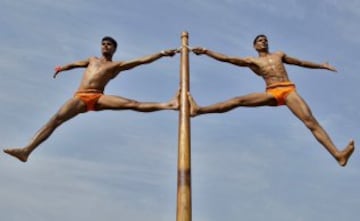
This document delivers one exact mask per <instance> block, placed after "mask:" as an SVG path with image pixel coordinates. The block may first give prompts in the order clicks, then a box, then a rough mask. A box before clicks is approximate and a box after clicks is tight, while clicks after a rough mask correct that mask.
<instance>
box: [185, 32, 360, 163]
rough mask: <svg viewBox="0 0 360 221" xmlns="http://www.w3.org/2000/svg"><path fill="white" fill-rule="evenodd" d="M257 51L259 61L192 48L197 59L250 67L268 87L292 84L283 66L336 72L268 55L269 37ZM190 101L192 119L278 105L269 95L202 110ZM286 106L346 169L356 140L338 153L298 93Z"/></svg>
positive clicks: (257, 44)
mask: <svg viewBox="0 0 360 221" xmlns="http://www.w3.org/2000/svg"><path fill="white" fill-rule="evenodd" d="M254 48H255V50H256V51H257V52H258V57H243V58H242V57H230V56H227V55H224V54H221V53H218V52H215V51H212V50H208V49H205V48H202V47H196V48H193V49H192V51H193V52H194V53H195V54H197V55H203V54H204V55H207V56H209V57H211V58H213V59H216V60H218V61H221V62H227V63H230V64H233V65H236V66H240V67H248V68H250V69H251V70H252V71H253V72H254V73H255V74H257V75H258V76H260V77H262V78H263V79H264V81H265V84H266V86H267V87H268V86H271V85H274V84H278V83H280V82H289V81H290V79H289V77H288V74H287V72H286V69H285V66H284V64H290V65H297V66H301V67H305V68H312V69H325V70H329V71H334V72H336V69H335V67H333V66H331V65H330V64H328V63H322V64H317V63H313V62H310V61H303V60H300V59H297V58H294V57H290V56H288V55H287V54H285V53H284V52H282V51H277V52H273V53H271V52H269V45H268V39H267V37H266V36H260V37H257V38H256V40H255V41H254ZM189 101H190V106H191V115H192V116H193V117H195V116H197V115H201V114H208V113H223V112H227V111H231V110H233V109H234V108H237V107H258V106H276V105H278V103H277V100H276V99H275V97H274V96H273V95H271V94H269V93H266V92H262V93H251V94H248V95H244V96H238V97H234V98H232V99H229V100H227V101H224V102H219V103H215V104H213V105H209V106H203V107H201V106H199V105H197V103H196V102H195V100H194V98H193V97H192V96H191V95H190V94H189ZM284 105H286V106H287V107H288V108H289V109H290V111H291V112H292V113H293V114H294V115H295V116H296V117H297V118H298V119H299V120H301V121H302V122H303V123H304V124H305V126H306V127H307V128H308V129H309V130H310V131H311V133H312V134H313V135H314V137H315V138H316V139H317V141H318V142H319V143H320V144H321V145H322V146H323V147H324V148H325V149H326V150H327V151H328V152H329V153H330V154H331V155H332V156H333V157H334V158H335V159H336V161H337V162H338V163H339V165H340V166H346V164H347V162H348V159H349V158H350V156H351V154H352V153H353V151H354V149H355V144H354V141H353V140H351V141H350V142H349V144H348V145H347V146H346V147H345V148H344V149H343V150H341V151H340V150H338V149H337V147H336V146H335V145H334V143H333V142H332V140H331V139H330V137H329V135H328V134H327V133H326V131H325V130H324V129H323V128H322V127H321V125H320V124H319V123H318V121H317V120H316V119H315V117H314V116H313V114H312V112H311V110H310V107H309V106H308V105H307V103H306V102H305V100H304V99H303V98H302V97H301V96H300V95H299V94H298V92H297V91H296V90H295V91H292V92H291V93H289V94H288V95H287V97H286V98H285V104H284Z"/></svg>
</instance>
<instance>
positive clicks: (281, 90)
mask: <svg viewBox="0 0 360 221" xmlns="http://www.w3.org/2000/svg"><path fill="white" fill-rule="evenodd" d="M295 90H296V87H295V84H294V83H292V82H290V81H287V82H280V83H276V84H272V85H269V86H267V87H266V93H268V94H271V95H272V96H274V97H275V99H276V101H277V105H278V106H280V105H284V104H285V100H286V97H287V96H288V95H289V94H290V93H291V92H293V91H295Z"/></svg>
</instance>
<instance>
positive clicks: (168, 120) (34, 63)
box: [0, 0, 360, 221]
mask: <svg viewBox="0 0 360 221" xmlns="http://www.w3.org/2000/svg"><path fill="white" fill-rule="evenodd" d="M359 22H360V1H357V0H345V1H340V0H318V1H312V0H301V1H300V0H288V1H280V0H279V1H274V0H272V1H271V0H269V1H257V0H183V1H180V0H179V1H171V0H154V1H145V0H143V1H138V0H132V1H123V0H116V1H115V0H101V1H100V0H99V1H94V0H62V1H50V0H16V1H14V0H1V1H0V27H1V33H0V39H1V41H0V48H1V52H2V53H0V70H1V74H0V89H1V93H0V102H1V107H2V108H1V109H0V118H1V119H0V122H1V127H0V142H1V144H0V145H1V148H6V147H14V146H23V145H25V144H26V143H27V142H28V141H29V140H30V139H31V137H32V136H33V135H34V133H35V132H36V131H37V130H38V129H39V128H40V127H41V126H42V125H43V124H44V123H45V122H46V121H47V120H48V119H49V118H50V117H51V116H52V115H53V114H54V113H55V112H56V111H57V110H58V108H59V107H60V106H61V105H62V104H63V103H64V102H65V101H66V100H67V99H69V98H70V97H71V96H72V95H73V93H74V92H75V90H76V89H77V87H78V84H79V80H80V78H81V74H82V71H83V69H75V70H72V71H68V72H63V73H61V75H59V77H58V78H57V79H55V80H54V79H53V78H52V74H53V69H54V67H55V66H56V65H64V64H67V63H70V62H73V61H77V60H82V59H85V58H88V57H89V56H100V55H101V54H100V40H101V38H102V37H103V36H105V35H110V36H113V37H114V38H115V39H117V41H118V50H117V53H116V55H115V57H114V59H115V60H127V59H133V58H137V57H140V56H144V55H149V54H152V53H157V52H159V51H160V50H163V49H168V48H177V47H179V46H180V44H181V41H180V35H181V32H183V31H188V32H189V36H190V38H189V43H190V45H191V46H203V47H206V48H209V49H213V50H215V51H219V52H222V53H225V54H228V55H233V56H256V55H257V54H256V51H255V50H254V49H253V48H252V41H253V38H254V37H255V36H256V35H257V34H260V33H264V34H266V35H268V38H269V44H270V49H271V50H272V51H276V50H282V51H285V52H286V53H287V54H288V55H290V56H294V57H297V58H301V59H304V60H309V61H314V62H318V63H321V62H325V61H329V62H330V63H331V64H332V65H334V66H335V67H337V69H338V73H333V72H329V71H326V70H312V69H305V68H301V67H296V66H287V68H288V72H289V76H290V78H291V79H292V80H293V81H294V82H295V83H296V85H297V89H298V91H299V93H300V94H301V95H302V96H303V98H304V99H305V100H306V101H307V102H308V104H309V105H310V107H311V108H312V111H313V114H314V115H315V116H316V118H317V119H318V121H319V122H320V123H321V125H322V126H323V127H324V128H325V129H326V130H327V132H328V133H329V134H330V136H331V137H332V139H333V141H334V143H335V144H336V145H337V146H338V147H339V148H340V149H342V148H343V147H345V146H346V145H347V143H348V142H349V141H350V139H354V140H355V141H358V142H359V141H360V135H359V134H360V126H359V122H360V114H359V111H358V110H359V108H360V103H359V100H360V93H359V92H360V89H359V87H358V85H359V82H360V74H359V70H360V63H359V60H360V54H359V50H360V38H359V36H360V29H359ZM179 61H180V56H179V55H176V56H175V57H173V58H167V57H166V58H162V59H160V60H158V61H156V62H154V63H152V64H149V65H145V66H141V67H138V68H136V69H133V70H130V71H126V72H123V73H122V74H121V75H119V76H118V77H117V78H116V79H114V80H113V81H112V82H110V84H109V85H108V87H107V89H106V93H108V94H115V95H120V96H124V97H128V98H132V99H136V100H139V101H167V100H169V99H170V98H171V97H172V96H173V95H174V94H175V92H176V90H177V88H178V86H179V67H180V63H179ZM190 71H191V74H190V75H191V86H190V87H191V93H192V94H193V96H194V98H195V99H196V100H197V102H198V103H199V104H200V105H209V104H212V103H214V102H219V101H222V100H225V99H228V98H231V97H234V96H238V95H243V94H247V93H250V92H259V91H264V83H263V81H262V79H261V78H259V77H257V76H256V75H254V74H253V73H252V72H251V71H249V70H248V69H246V68H239V67H235V66H233V65H230V64H225V63H221V62H217V61H215V60H213V59H210V58H209V57H206V56H196V55H194V54H191V55H190ZM191 127H192V128H191V133H192V134H191V138H192V145H191V147H192V203H193V206H192V211H193V212H192V213H193V216H192V217H193V220H196V221H233V220H247V221H264V220H269V221H289V220H292V221H315V220H327V221H338V220H347V221H357V220H358V219H359V217H360V190H359V188H360V154H359V151H358V150H356V151H355V153H354V154H353V157H352V158H351V159H350V161H349V163H348V166H347V167H345V168H341V167H339V166H338V165H337V163H336V161H335V160H334V159H333V158H332V157H331V156H330V154H328V153H327V152H326V151H325V149H324V148H323V147H322V146H320V144H318V143H317V141H316V140H315V139H314V137H313V136H312V134H311V133H310V132H309V131H308V129H307V128H306V127H305V126H304V125H303V124H302V123H301V122H300V121H299V120H298V119H296V118H295V117H294V116H293V115H292V114H291V112H290V111H289V110H288V109H287V108H286V107H284V106H283V107H277V108H269V107H261V108H239V109H236V110H233V111H231V112H228V113H225V114H212V115H203V116H199V117H197V118H193V119H192V120H191ZM177 135H178V113H177V112H175V111H161V112H156V113H149V114H143V113H137V112H133V111H120V112H111V111H107V112H97V113H96V112H90V113H86V114H82V115H80V116H78V117H77V118H75V119H73V120H71V121H69V122H67V123H65V124H64V125H62V126H61V127H60V128H59V129H58V130H56V131H55V133H54V134H53V136H52V137H50V139H49V140H47V141H46V142H45V143H43V144H42V145H41V146H40V147H39V148H38V149H37V150H36V151H35V152H33V155H31V157H30V159H29V161H28V162H27V163H25V164H24V163H21V162H20V161H18V160H16V159H14V158H12V157H9V156H7V155H5V154H0V217H1V218H0V220H4V221H24V220H26V221H49V220H51V221H63V220H70V221H72V220H76V221H82V220H84V221H85V220H86V221H98V220H106V221H115V220H129V221H142V220H147V221H168V220H175V219H176V185H177V177H176V176H177V146H178V138H177Z"/></svg>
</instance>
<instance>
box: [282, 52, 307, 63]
mask: <svg viewBox="0 0 360 221" xmlns="http://www.w3.org/2000/svg"><path fill="white" fill-rule="evenodd" d="M282 60H283V62H284V63H286V64H294V65H301V63H302V61H301V60H300V59H297V58H294V57H290V56H287V55H286V54H285V55H284V56H283V59H282Z"/></svg>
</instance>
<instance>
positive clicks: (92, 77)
mask: <svg viewBox="0 0 360 221" xmlns="http://www.w3.org/2000/svg"><path fill="white" fill-rule="evenodd" d="M119 72H120V70H119V62H113V61H107V60H105V59H103V58H97V57H91V58H89V65H88V66H87V68H86V70H85V72H84V74H83V78H82V80H81V83H80V86H79V91H82V90H89V89H95V90H99V91H104V89H105V86H106V84H107V83H108V82H109V81H110V80H111V79H113V78H114V77H116V75H117V74H118V73H119Z"/></svg>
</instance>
